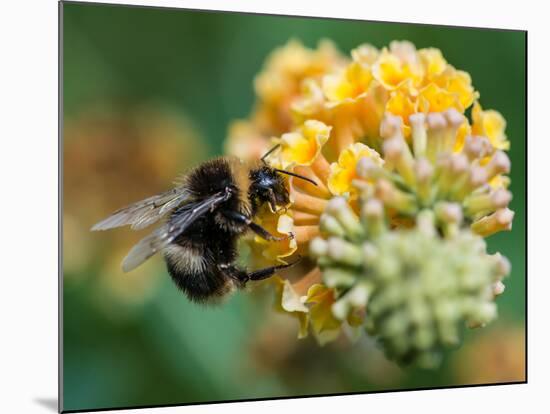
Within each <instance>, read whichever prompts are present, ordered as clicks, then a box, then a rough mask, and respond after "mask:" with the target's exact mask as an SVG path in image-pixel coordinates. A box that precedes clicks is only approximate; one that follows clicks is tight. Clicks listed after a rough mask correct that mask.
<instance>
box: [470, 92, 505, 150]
mask: <svg viewBox="0 0 550 414" xmlns="http://www.w3.org/2000/svg"><path fill="white" fill-rule="evenodd" d="M472 120H473V125H472V133H473V134H474V135H482V136H485V137H487V138H489V141H491V144H492V145H493V147H495V148H496V149H502V150H508V149H510V141H508V139H507V137H506V134H505V130H506V120H505V119H504V118H503V117H502V115H501V114H500V112H498V111H495V110H493V109H488V110H485V111H484V110H483V109H482V108H481V105H480V104H479V102H475V103H474V108H473V109H472Z"/></svg>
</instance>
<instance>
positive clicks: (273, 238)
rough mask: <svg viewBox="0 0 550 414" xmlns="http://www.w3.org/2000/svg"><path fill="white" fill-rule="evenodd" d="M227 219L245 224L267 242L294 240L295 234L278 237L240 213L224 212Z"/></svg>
mask: <svg viewBox="0 0 550 414" xmlns="http://www.w3.org/2000/svg"><path fill="white" fill-rule="evenodd" d="M223 214H224V215H225V216H226V217H227V218H229V219H231V220H233V221H235V222H236V223H239V224H245V225H247V226H248V228H249V229H250V230H252V231H253V232H254V233H256V234H257V235H258V236H260V237H261V238H262V239H264V240H267V241H283V240H288V239H293V238H294V233H289V234H287V235H286V236H281V237H277V236H274V235H273V234H271V233H270V232H268V231H267V230H266V229H264V228H263V227H262V226H260V225H259V224H256V223H254V222H253V221H252V220H251V219H250V218H249V217H246V216H245V215H244V214H241V213H239V212H238V211H224V213H223Z"/></svg>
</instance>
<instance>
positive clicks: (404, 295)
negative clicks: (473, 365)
mask: <svg viewBox="0 0 550 414" xmlns="http://www.w3.org/2000/svg"><path fill="white" fill-rule="evenodd" d="M360 206H361V212H360V214H359V215H357V214H356V213H355V212H354V211H353V210H352V208H351V207H350V205H349V203H348V202H347V201H346V200H345V199H344V198H334V199H332V200H331V201H330V202H329V205H328V206H327V209H326V211H325V213H324V214H323V216H322V217H321V223H320V224H321V230H322V232H323V234H324V237H323V238H321V237H319V238H316V239H315V240H313V241H312V243H311V245H310V250H311V253H312V255H313V256H314V257H316V259H317V262H318V264H319V266H320V267H321V270H322V274H323V282H324V283H325V285H327V287H329V288H333V289H334V290H335V293H336V297H337V300H336V302H335V303H334V304H333V306H332V312H333V315H334V316H335V317H336V318H338V319H340V320H345V318H346V317H347V316H348V315H349V314H350V313H351V312H353V313H355V314H357V313H362V314H364V320H363V324H364V327H365V329H366V331H367V332H368V333H369V334H370V335H372V336H374V337H376V338H377V339H378V340H379V341H380V344H381V345H382V347H383V349H384V350H385V352H386V354H387V355H388V357H389V358H392V359H394V360H396V361H397V362H399V363H404V364H407V363H416V364H418V365H420V366H423V367H434V366H436V365H437V363H438V361H439V359H440V357H441V354H442V351H443V350H444V349H445V348H447V347H452V346H456V345H458V344H459V341H460V334H461V330H462V328H463V326H464V324H466V325H467V326H469V327H479V326H483V325H485V324H487V323H489V322H490V321H492V320H493V319H494V318H496V315H497V308H496V305H495V303H494V297H495V296H496V295H497V294H500V293H502V291H503V285H502V282H501V279H502V278H503V277H504V276H505V275H506V274H507V273H508V272H509V270H510V266H509V263H508V261H507V260H506V259H505V258H503V257H502V256H501V255H500V254H495V255H489V254H487V252H486V245H485V241H484V240H483V238H482V237H480V236H479V235H476V234H474V233H473V232H471V231H470V230H469V229H463V228H460V217H456V214H453V213H456V211H454V209H453V208H452V206H447V207H448V208H447V209H445V208H443V207H442V209H443V210H450V211H439V212H434V211H433V210H429V209H423V210H421V211H420V212H419V213H418V214H417V215H416V223H415V225H414V226H413V227H410V228H402V229H389V228H388V224H387V223H388V220H387V217H386V214H387V213H386V210H385V209H384V205H383V203H382V202H381V201H380V200H379V199H376V198H370V199H368V200H366V201H362V202H360ZM442 220H443V221H444V222H445V223H448V224H449V225H450V224H452V223H454V224H457V227H456V230H455V231H453V232H451V233H452V234H449V235H448V236H447V237H441V235H440V233H439V231H438V226H437V223H438V222H441V221H442Z"/></svg>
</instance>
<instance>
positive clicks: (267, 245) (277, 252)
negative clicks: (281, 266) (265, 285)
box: [254, 206, 297, 263]
mask: <svg viewBox="0 0 550 414" xmlns="http://www.w3.org/2000/svg"><path fill="white" fill-rule="evenodd" d="M268 210H269V207H268V206H262V208H261V210H260V211H259V212H258V214H257V215H256V217H257V219H256V222H257V223H258V224H259V225H261V226H262V227H263V228H265V229H266V230H267V231H269V232H270V233H271V234H273V235H274V236H277V237H281V236H286V235H287V234H289V233H290V232H292V231H293V229H294V221H293V219H292V217H291V216H290V215H288V214H271V212H270V211H268ZM254 243H255V246H257V250H258V251H259V252H261V255H262V256H263V257H264V258H265V259H267V261H268V262H274V261H277V262H282V263H286V261H285V260H284V259H285V258H287V257H289V256H291V255H292V254H293V253H294V252H295V251H296V249H297V245H296V240H295V239H286V240H281V241H275V242H274V241H267V240H264V239H262V238H261V237H259V236H255V237H254Z"/></svg>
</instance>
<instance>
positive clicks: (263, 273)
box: [247, 259, 300, 280]
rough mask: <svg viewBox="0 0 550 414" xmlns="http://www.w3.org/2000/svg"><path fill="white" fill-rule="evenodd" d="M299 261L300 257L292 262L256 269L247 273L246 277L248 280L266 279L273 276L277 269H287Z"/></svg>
mask: <svg viewBox="0 0 550 414" xmlns="http://www.w3.org/2000/svg"><path fill="white" fill-rule="evenodd" d="M299 261H300V259H298V260H296V261H294V262H292V263H288V264H284V265H278V266H271V267H266V268H265V269H260V270H256V271H254V272H251V273H249V274H248V275H247V277H248V279H250V280H264V279H267V278H268V277H271V276H273V275H274V274H275V273H276V272H277V271H278V270H281V269H287V268H289V267H291V266H294V265H295V264H296V263H298V262H299Z"/></svg>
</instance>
